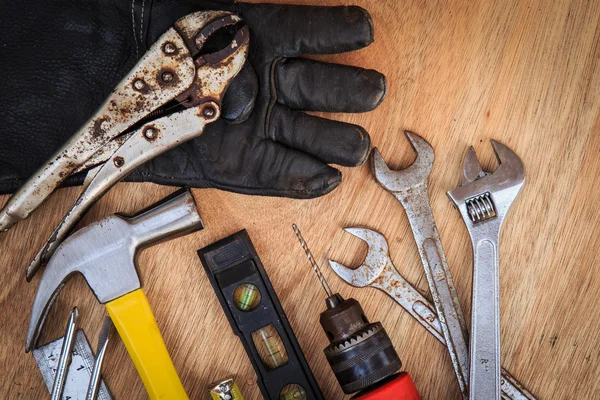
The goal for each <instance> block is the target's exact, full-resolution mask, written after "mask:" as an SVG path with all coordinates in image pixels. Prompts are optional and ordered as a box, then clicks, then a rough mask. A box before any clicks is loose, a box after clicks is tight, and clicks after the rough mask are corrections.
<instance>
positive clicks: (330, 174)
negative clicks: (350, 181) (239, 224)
mask: <svg viewBox="0 0 600 400" xmlns="http://www.w3.org/2000/svg"><path fill="white" fill-rule="evenodd" d="M245 150H246V155H242V157H243V160H244V164H243V165H242V168H241V170H240V174H238V175H237V176H236V175H234V174H222V173H219V174H218V175H217V176H218V177H219V180H218V181H213V186H214V187H215V188H218V189H223V190H229V191H233V192H237V193H244V194H252V195H255V194H258V195H262V196H278V197H292V198H299V199H310V198H315V197H319V196H323V195H325V194H327V193H329V192H331V191H332V190H333V189H335V188H336V187H338V186H339V184H340V183H341V182H342V173H341V172H340V171H339V170H337V169H335V168H333V167H330V166H329V165H327V164H325V163H323V162H321V161H319V160H318V159H316V158H314V157H311V156H310V155H308V154H304V153H301V152H299V151H297V150H294V149H289V148H286V147H285V146H283V145H281V144H280V143H276V142H273V141H271V140H261V141H260V142H259V143H258V144H257V146H256V147H255V148H252V149H250V148H247V149H245ZM249 152H252V153H251V155H249Z"/></svg>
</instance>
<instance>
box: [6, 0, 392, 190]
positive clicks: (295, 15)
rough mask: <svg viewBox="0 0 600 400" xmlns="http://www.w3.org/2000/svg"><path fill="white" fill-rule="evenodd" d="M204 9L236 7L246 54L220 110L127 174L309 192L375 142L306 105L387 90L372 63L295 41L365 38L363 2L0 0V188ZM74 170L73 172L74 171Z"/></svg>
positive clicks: (322, 43) (354, 105)
mask: <svg viewBox="0 0 600 400" xmlns="http://www.w3.org/2000/svg"><path fill="white" fill-rule="evenodd" d="M202 9H227V10H230V11H233V12H235V13H237V14H240V15H241V16H242V17H243V18H244V20H245V21H246V23H247V24H248V25H249V28H250V34H251V37H250V40H251V42H250V54H249V58H248V64H247V65H246V67H245V68H244V70H243V71H242V72H241V73H240V75H239V76H238V77H237V78H236V79H235V81H234V83H232V85H231V87H230V88H229V90H228V91H227V94H226V96H225V100H224V104H223V117H224V118H223V119H221V120H219V121H217V122H215V123H213V124H210V125H209V126H208V127H207V128H206V130H205V132H204V134H203V135H202V136H201V137H199V138H197V139H194V140H192V141H190V142H187V143H185V144H183V145H181V146H179V147H177V148H175V149H173V150H171V151H169V152H168V153H165V154H164V155H162V156H159V157H157V158H156V159H154V160H153V161H151V162H150V163H148V164H147V165H145V166H143V167H141V168H139V169H138V170H137V171H136V172H134V173H133V174H132V175H130V176H129V177H128V178H127V179H128V180H134V181H150V182H156V183H160V184H168V185H176V186H192V187H215V188H219V189H225V190H230V191H234V192H239V193H247V194H259V195H273V196H287V197H297V198H310V197H316V196H320V195H323V194H325V193H328V192H329V191H331V190H332V189H334V188H335V187H337V186H338V185H339V183H340V182H341V173H340V172H339V171H338V170H337V169H335V168H333V167H331V166H329V165H328V164H339V165H343V166H356V165H360V164H362V163H363V162H364V160H365V159H366V157H367V155H368V152H369V149H370V139H369V135H368V134H367V132H366V131H365V130H364V129H363V128H361V127H359V126H356V125H350V124H346V123H341V122H337V121H332V120H328V119H323V118H319V117H316V116H311V115H308V114H305V113H303V112H302V111H300V110H303V111H323V112H363V111H369V110H372V109H373V108H375V107H377V105H379V103H380V102H381V101H382V100H383V98H384V97H385V93H386V81H385V77H384V76H383V75H381V74H380V73H378V72H376V71H373V70H364V69H361V68H355V67H349V66H343V65H336V64H328V63H323V62H318V61H313V60H308V59H304V58H298V57H299V56H300V55H302V54H330V53H339V52H345V51H351V50H356V49H360V48H362V47H364V46H367V45H369V44H370V43H371V42H372V41H373V26H372V22H371V19H370V16H369V14H368V13H367V12H366V11H365V10H363V9H361V8H359V7H308V6H290V5H274V4H273V5H271V4H249V3H232V2H227V1H222V2H219V1H202V0H196V1H194V0H181V1H173V0H153V1H152V0H133V2H131V1H124V0H84V1H82V0H67V1H56V0H55V1H48V2H35V4H27V2H24V1H19V2H12V1H7V2H3V4H2V5H0V65H1V66H2V70H3V71H4V73H5V74H6V75H5V78H4V79H3V80H2V83H0V109H1V110H3V114H4V116H3V118H0V193H10V192H12V191H14V190H16V189H17V188H18V187H19V186H20V185H21V184H23V183H24V182H25V180H26V179H27V178H28V177H29V176H30V175H31V174H32V173H33V172H34V171H35V170H36V168H37V167H38V166H39V165H41V164H42V163H44V162H45V161H46V160H47V159H48V158H49V157H50V156H51V155H52V154H53V153H54V151H55V150H56V149H57V148H59V147H60V146H61V145H62V144H63V143H64V142H65V141H66V140H67V139H68V138H69V137H70V136H71V135H72V134H73V133H74V132H75V131H76V130H77V129H78V128H79V127H80V126H81V125H83V123H84V122H85V121H86V120H87V119H88V118H89V117H90V116H91V115H93V114H94V112H95V111H96V109H97V107H98V106H99V105H100V104H101V103H102V101H103V100H104V99H105V98H106V97H107V96H108V94H109V92H110V91H111V89H112V88H113V87H114V86H115V85H116V84H117V83H118V82H119V81H120V79H121V78H122V77H123V76H125V75H126V74H127V73H128V72H129V70H130V69H131V68H132V67H133V65H134V64H135V62H136V61H137V60H138V59H139V58H140V57H141V56H142V55H143V54H144V52H145V51H146V50H147V48H148V47H149V46H150V45H151V44H152V43H153V42H154V41H155V40H156V39H157V38H158V37H159V36H160V35H161V34H162V33H163V32H164V31H165V30H166V29H168V28H169V27H170V26H171V25H172V24H173V23H174V22H175V20H177V19H178V18H180V17H182V16H184V15H186V14H189V13H191V12H194V11H198V10H202ZM81 180H82V177H81V176H79V177H75V178H70V179H69V181H68V182H67V183H68V184H76V183H80V182H81Z"/></svg>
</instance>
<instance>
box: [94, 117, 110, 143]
mask: <svg viewBox="0 0 600 400" xmlns="http://www.w3.org/2000/svg"><path fill="white" fill-rule="evenodd" d="M109 120H110V118H108V117H102V118H100V119H97V120H96V122H94V128H93V129H92V137H93V138H94V139H100V138H102V137H104V134H105V133H106V129H107V125H108V124H107V122H108V121H109Z"/></svg>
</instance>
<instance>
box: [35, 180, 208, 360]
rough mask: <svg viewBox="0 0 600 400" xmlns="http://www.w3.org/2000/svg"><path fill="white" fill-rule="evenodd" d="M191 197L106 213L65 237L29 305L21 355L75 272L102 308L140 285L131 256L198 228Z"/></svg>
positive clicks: (182, 194) (173, 197)
mask: <svg viewBox="0 0 600 400" xmlns="http://www.w3.org/2000/svg"><path fill="white" fill-rule="evenodd" d="M202 228H203V224H202V219H201V218H200V215H199V214H198V210H197V208H196V204H195V202H194V198H193V196H192V194H191V193H190V192H189V190H182V191H178V192H176V193H174V194H173V195H171V196H169V197H167V198H166V199H163V200H161V201H160V202H158V203H156V204H154V205H152V206H151V207H149V208H148V209H146V210H144V211H142V212H140V213H139V214H137V215H136V216H133V217H124V216H121V215H111V216H110V217H107V218H105V219H103V220H100V221H98V222H94V223H92V224H90V225H88V226H86V227H85V228H82V229H80V230H79V231H77V232H75V233H74V234H73V235H71V236H70V237H69V238H67V239H66V240H65V241H64V242H63V243H62V244H61V245H60V246H59V247H58V249H57V251H56V253H55V254H54V256H53V257H52V258H51V259H50V262H49V263H48V266H47V267H46V269H45V271H44V275H43V276H42V279H41V280H40V284H39V286H38V291H37V293H36V296H35V300H34V302H33V308H32V312H31V320H30V322H29V329H28V332H27V344H26V348H27V351H29V350H31V348H32V347H33V346H34V345H35V343H36V342H37V339H38V337H39V334H40V332H41V330H42V327H43V324H44V322H45V319H46V316H47V315H48V311H49V310H50V307H51V306H52V304H53V303H54V300H55V299H56V297H57V296H58V293H59V292H60V290H61V289H62V288H63V287H64V285H65V284H66V282H67V280H68V279H69V278H70V277H71V276H73V274H75V273H80V274H82V275H83V276H84V278H85V280H86V282H87V283H88V285H89V286H90V288H91V289H92V291H93V292H94V295H95V296H96V298H98V301H100V303H102V304H104V303H107V302H109V301H112V300H114V299H116V298H118V297H121V296H123V295H125V294H127V293H130V292H132V291H134V290H136V289H139V288H140V287H141V284H140V279H139V277H138V274H137V270H136V264H135V258H136V254H137V252H138V250H139V249H140V248H142V247H145V246H146V247H147V246H149V245H152V244H155V243H158V242H160V241H164V240H169V239H173V238H175V237H178V236H182V235H185V234H188V233H191V232H194V231H196V230H199V229H202Z"/></svg>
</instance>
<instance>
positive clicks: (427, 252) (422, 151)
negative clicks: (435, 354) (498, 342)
mask: <svg viewBox="0 0 600 400" xmlns="http://www.w3.org/2000/svg"><path fill="white" fill-rule="evenodd" d="M404 133H405V135H406V137H407V138H408V140H409V142H410V144H411V145H412V147H413V149H414V150H415V152H416V153H417V158H416V160H415V162H414V163H413V164H412V165H411V166H410V167H408V168H406V169H404V170H401V171H392V170H391V169H389V168H388V166H387V165H386V163H385V161H384V160H383V157H382V156H381V154H380V153H379V151H377V149H374V150H373V157H372V160H373V172H374V174H375V179H376V180H377V182H379V184H380V185H381V186H383V187H384V188H385V189H386V190H387V191H388V192H390V193H392V194H393V195H394V196H395V197H396V198H397V199H398V200H399V201H400V203H401V204H402V207H404V210H405V211H406V215H407V216H408V220H409V222H410V227H411V229H412V232H413V236H414V237H415V241H416V243H417V248H418V249H419V254H420V256H421V261H422V263H423V267H424V269H425V276H426V277H427V282H428V283H429V289H430V291H431V296H432V297H433V304H434V305H435V309H436V310H437V314H438V316H439V322H440V325H441V327H442V333H443V334H444V338H445V341H446V343H447V346H448V352H449V353H450V359H451V360H452V366H453V367H454V371H455V373H456V378H457V380H458V384H459V386H460V391H461V392H462V394H463V398H465V399H466V398H467V397H468V383H469V347H468V344H467V343H468V337H469V333H468V330H467V324H466V322H465V317H464V315H463V312H462V310H461V308H460V303H459V301H458V296H457V295H456V289H455V287H454V283H453V282H452V275H451V274H450V269H449V268H448V263H447V262H446V256H445V255H444V249H443V248H442V242H441V240H440V234H439V232H438V230H437V227H436V225H435V220H434V219H433V213H432V211H431V205H430V203H429V190H428V181H429V174H430V173H431V168H432V167H433V160H434V154H433V148H432V147H431V145H430V144H429V143H427V142H426V141H425V140H424V139H423V138H421V137H420V136H418V135H415V134H414V133H411V132H404Z"/></svg>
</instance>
